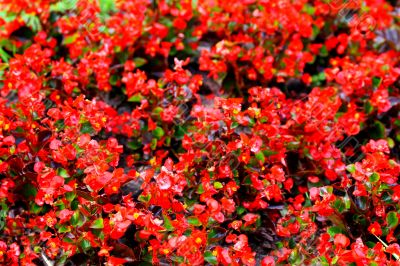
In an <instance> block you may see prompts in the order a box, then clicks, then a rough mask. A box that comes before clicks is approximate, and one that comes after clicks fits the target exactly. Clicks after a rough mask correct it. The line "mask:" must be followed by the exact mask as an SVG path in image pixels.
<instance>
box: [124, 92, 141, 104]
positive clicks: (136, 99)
mask: <svg viewBox="0 0 400 266" xmlns="http://www.w3.org/2000/svg"><path fill="white" fill-rule="evenodd" d="M142 99H143V97H142V95H141V94H140V93H137V94H135V95H132V96H131V97H129V99H128V102H134V103H140V101H141V100H142Z"/></svg>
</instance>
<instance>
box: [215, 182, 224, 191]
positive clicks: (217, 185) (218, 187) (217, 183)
mask: <svg viewBox="0 0 400 266" xmlns="http://www.w3.org/2000/svg"><path fill="white" fill-rule="evenodd" d="M223 187H224V186H223V185H222V183H221V182H218V181H217V182H215V183H214V188H215V189H221V188H223Z"/></svg>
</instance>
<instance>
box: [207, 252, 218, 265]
mask: <svg viewBox="0 0 400 266" xmlns="http://www.w3.org/2000/svg"><path fill="white" fill-rule="evenodd" d="M204 260H205V261H207V262H208V263H210V264H212V265H217V264H218V261H217V257H215V256H214V255H213V254H212V252H211V251H206V252H204Z"/></svg>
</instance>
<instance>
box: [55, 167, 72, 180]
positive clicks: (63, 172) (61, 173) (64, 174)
mask: <svg viewBox="0 0 400 266" xmlns="http://www.w3.org/2000/svg"><path fill="white" fill-rule="evenodd" d="M57 175H59V176H61V177H63V178H68V177H70V175H69V174H68V172H67V170H65V169H64V168H58V169H57Z"/></svg>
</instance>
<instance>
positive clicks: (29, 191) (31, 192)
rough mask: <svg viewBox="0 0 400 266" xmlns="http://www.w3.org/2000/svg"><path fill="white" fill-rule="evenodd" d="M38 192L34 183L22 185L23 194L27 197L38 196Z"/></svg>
mask: <svg viewBox="0 0 400 266" xmlns="http://www.w3.org/2000/svg"><path fill="white" fill-rule="evenodd" d="M36 194H37V189H36V187H35V186H33V185H32V184H30V183H27V184H25V185H24V186H23V187H22V195H24V197H25V198H29V197H36Z"/></svg>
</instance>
